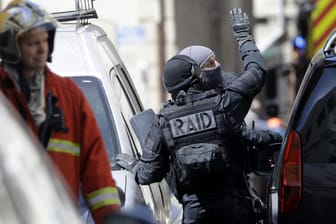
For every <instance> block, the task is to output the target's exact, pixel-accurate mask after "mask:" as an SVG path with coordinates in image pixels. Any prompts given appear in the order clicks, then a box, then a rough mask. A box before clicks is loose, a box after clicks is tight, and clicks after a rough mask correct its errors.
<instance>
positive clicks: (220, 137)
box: [116, 9, 279, 223]
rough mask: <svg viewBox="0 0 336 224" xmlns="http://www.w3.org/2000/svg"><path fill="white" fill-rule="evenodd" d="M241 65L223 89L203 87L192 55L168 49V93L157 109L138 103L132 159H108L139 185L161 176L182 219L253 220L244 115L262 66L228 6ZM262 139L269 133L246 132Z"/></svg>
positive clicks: (241, 21) (241, 19)
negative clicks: (138, 152)
mask: <svg viewBox="0 0 336 224" xmlns="http://www.w3.org/2000/svg"><path fill="white" fill-rule="evenodd" d="M230 15H231V21H232V28H233V34H234V36H235V38H236V40H237V42H238V46H239V50H240V53H241V55H242V59H243V62H244V72H243V73H242V74H241V75H240V76H239V77H238V78H237V79H235V80H234V81H232V82H231V83H230V84H228V85H226V87H225V88H217V87H213V86H211V87H210V86H209V85H208V82H207V81H209V80H211V79H205V77H204V74H205V73H204V71H202V69H201V68H200V66H199V65H198V64H197V62H196V61H195V60H193V59H192V58H190V57H188V56H186V55H176V56H174V57H172V58H171V59H170V60H169V61H168V62H167V63H166V65H165V68H164V74H163V83H164V86H165V88H166V90H167V91H168V92H169V93H170V94H171V97H172V99H171V100H169V101H168V102H167V103H165V104H164V105H163V107H162V109H161V110H160V113H159V114H158V115H155V114H154V112H153V111H152V110H146V111H145V112H143V113H140V114H138V115H136V116H134V118H132V120H131V123H132V125H133V128H134V131H135V133H136V134H137V136H138V139H139V141H140V143H141V145H142V149H143V153H142V156H141V158H140V160H138V159H136V158H134V157H133V156H131V155H127V154H119V155H117V157H116V161H117V163H118V165H119V166H121V167H123V168H126V169H127V170H129V171H131V172H132V173H133V174H134V175H135V180H136V181H137V183H139V184H150V183H153V182H159V181H161V180H162V179H163V178H165V177H166V179H167V181H168V184H169V185H170V187H171V190H172V191H173V192H174V194H175V195H176V196H177V198H178V199H179V200H180V202H181V203H182V205H183V223H255V213H254V211H253V207H252V204H251V201H250V200H249V197H250V196H251V194H250V192H249V188H248V184H247V182H246V174H245V171H246V167H245V165H246V160H247V151H246V146H245V145H244V142H245V141H244V140H243V137H242V126H243V123H244V122H243V121H244V117H245V115H246V113H247V111H248V110H249V107H250V105H251V101H252V99H253V97H254V96H255V95H256V94H258V93H259V92H260V90H261V88H262V86H263V84H264V82H265V78H266V66H265V63H264V59H263V57H262V56H261V54H260V52H259V50H258V48H257V47H256V45H255V43H254V41H253V37H252V35H251V34H250V27H249V20H248V17H247V15H246V14H245V13H243V12H242V11H241V9H233V10H231V11H230ZM248 137H249V140H250V141H256V142H257V143H260V144H261V143H264V144H268V143H271V142H272V141H279V139H278V138H277V137H278V136H277V135H272V134H267V135H263V136H261V135H260V133H253V134H250V135H248Z"/></svg>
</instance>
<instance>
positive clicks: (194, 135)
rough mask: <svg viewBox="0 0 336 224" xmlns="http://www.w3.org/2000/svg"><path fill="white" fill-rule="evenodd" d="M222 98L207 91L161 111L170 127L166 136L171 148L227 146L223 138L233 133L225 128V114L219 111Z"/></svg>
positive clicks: (166, 128)
mask: <svg viewBox="0 0 336 224" xmlns="http://www.w3.org/2000/svg"><path fill="white" fill-rule="evenodd" d="M220 97H221V96H220V95H218V94H217V92H215V91H207V92H204V93H200V94H197V95H194V96H193V97H192V98H191V97H189V96H185V98H184V99H182V101H184V102H183V103H179V104H177V103H171V104H168V105H166V106H165V107H164V108H162V109H161V111H160V115H162V116H163V117H164V119H165V122H166V125H165V128H164V129H163V135H164V138H165V141H166V143H167V146H168V147H169V148H172V147H173V148H180V147H183V146H185V145H189V144H196V143H207V142H209V143H214V144H218V145H223V144H224V141H225V140H224V139H223V135H225V134H229V133H230V132H229V130H227V128H226V127H225V114H224V113H222V112H219V111H217V110H216V105H217V104H218V103H219V102H220Z"/></svg>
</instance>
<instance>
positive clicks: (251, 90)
mask: <svg viewBox="0 0 336 224" xmlns="http://www.w3.org/2000/svg"><path fill="white" fill-rule="evenodd" d="M240 54H241V57H242V60H243V62H244V73H243V74H242V75H241V76H240V77H239V78H237V79H235V81H234V82H231V83H230V85H228V86H227V89H229V90H232V91H235V92H237V93H239V94H242V95H244V96H246V97H248V98H253V97H254V96H255V95H257V94H258V93H259V92H260V91H261V89H262V87H263V85H264V83H265V79H266V75H267V68H266V65H265V61H264V58H263V56H262V55H261V53H260V51H259V49H258V48H257V46H256V45H255V43H254V42H253V41H247V42H245V43H244V44H243V45H242V46H241V47H240Z"/></svg>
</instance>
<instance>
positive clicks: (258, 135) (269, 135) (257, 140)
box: [242, 127, 282, 146]
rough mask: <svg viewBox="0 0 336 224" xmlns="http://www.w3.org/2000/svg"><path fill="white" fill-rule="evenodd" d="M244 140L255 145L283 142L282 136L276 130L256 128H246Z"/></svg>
mask: <svg viewBox="0 0 336 224" xmlns="http://www.w3.org/2000/svg"><path fill="white" fill-rule="evenodd" d="M242 135H243V138H244V140H245V141H246V142H247V143H249V144H252V145H255V146H264V145H268V144H271V143H280V142H282V136H281V135H280V134H279V133H277V132H274V131H270V130H255V129H248V128H246V127H245V128H244V129H243V131H242Z"/></svg>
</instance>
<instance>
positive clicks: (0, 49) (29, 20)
mask: <svg viewBox="0 0 336 224" xmlns="http://www.w3.org/2000/svg"><path fill="white" fill-rule="evenodd" d="M57 26H58V22H57V21H56V20H55V19H54V18H53V17H52V16H51V15H50V14H49V13H48V12H47V11H46V10H45V9H43V8H41V7H40V6H38V5H37V4H35V3H33V2H30V1H27V0H13V1H12V2H10V3H9V4H8V5H7V7H6V8H5V9H4V10H3V11H2V12H1V13H0V58H1V60H2V61H4V62H7V63H11V64H17V63H19V62H20V60H21V53H20V49H19V45H18V40H19V38H20V36H22V34H24V33H26V32H28V31H30V30H32V29H34V28H38V27H43V28H45V29H46V30H47V31H48V33H49V38H48V41H49V53H48V61H49V62H50V61H51V53H52V51H53V47H54V36H55V31H56V28H57Z"/></svg>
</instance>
